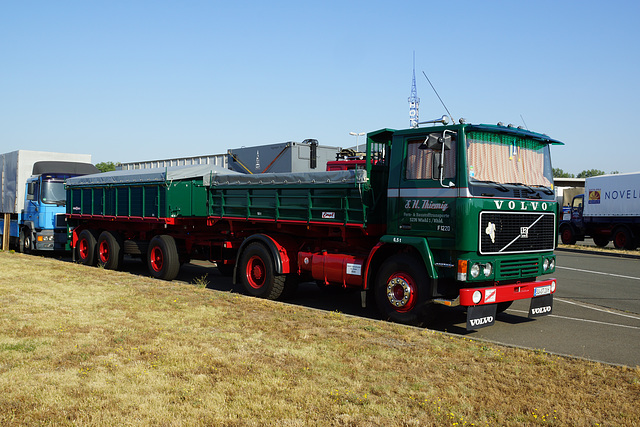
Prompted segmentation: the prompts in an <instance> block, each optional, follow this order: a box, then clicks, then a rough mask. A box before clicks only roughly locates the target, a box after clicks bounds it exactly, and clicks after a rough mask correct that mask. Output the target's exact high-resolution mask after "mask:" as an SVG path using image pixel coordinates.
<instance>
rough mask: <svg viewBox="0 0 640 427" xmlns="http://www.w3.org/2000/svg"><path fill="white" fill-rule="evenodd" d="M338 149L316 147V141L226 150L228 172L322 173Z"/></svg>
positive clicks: (322, 146)
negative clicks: (229, 170)
mask: <svg viewBox="0 0 640 427" xmlns="http://www.w3.org/2000/svg"><path fill="white" fill-rule="evenodd" d="M341 151H342V148H340V147H331V146H326V145H320V144H318V140H316V139H305V140H304V141H302V142H295V141H289V142H281V143H275V144H265V145H260V146H255V147H241V148H234V149H230V150H227V164H228V165H229V169H231V170H233V171H235V172H240V173H247V174H256V173H283V172H284V173H287V172H314V171H324V170H325V169H326V167H327V162H330V161H332V160H334V159H335V157H336V155H337V154H338V153H340V152H341Z"/></svg>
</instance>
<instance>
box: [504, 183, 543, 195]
mask: <svg viewBox="0 0 640 427" xmlns="http://www.w3.org/2000/svg"><path fill="white" fill-rule="evenodd" d="M507 184H508V185H515V186H517V187H524V188H525V190H527V193H529V194H533V193H535V192H536V190H534V189H533V188H531V187H529V186H528V185H527V184H523V183H521V182H508V183H507Z"/></svg>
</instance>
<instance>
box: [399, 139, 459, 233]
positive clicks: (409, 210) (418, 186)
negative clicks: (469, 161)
mask: <svg viewBox="0 0 640 427" xmlns="http://www.w3.org/2000/svg"><path fill="white" fill-rule="evenodd" d="M436 129H437V128H435V129H434V130H433V131H431V132H425V133H424V134H418V135H415V134H414V135H407V136H403V137H402V139H403V140H402V142H400V141H395V140H394V143H393V144H394V146H393V149H394V150H398V148H399V147H398V146H399V145H401V146H402V150H403V153H402V156H401V158H402V160H401V162H397V160H394V165H393V166H394V170H393V172H391V173H390V183H389V184H390V188H391V187H392V186H393V187H396V188H397V190H395V189H394V190H395V191H396V193H395V196H397V197H396V198H395V200H393V199H390V200H389V209H390V210H392V211H391V212H389V221H388V223H389V225H390V227H389V228H390V230H389V231H390V232H391V233H394V234H398V235H411V236H420V237H432V236H433V237H440V238H443V239H447V238H450V239H453V228H454V224H455V222H454V215H453V212H454V211H455V209H454V207H455V200H456V196H457V188H456V169H457V166H456V165H457V149H456V143H457V133H456V132H453V131H451V130H448V129H447V130H443V129H440V130H436ZM395 153H397V151H394V154H395ZM398 154H399V153H398ZM398 157H399V156H396V159H397V158H398ZM398 163H401V164H398ZM392 180H393V181H392ZM389 193H390V195H392V191H390V192H389ZM392 218H393V219H392Z"/></svg>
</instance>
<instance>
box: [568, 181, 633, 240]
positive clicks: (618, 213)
mask: <svg viewBox="0 0 640 427" xmlns="http://www.w3.org/2000/svg"><path fill="white" fill-rule="evenodd" d="M560 235H561V237H562V242H563V243H564V244H567V245H571V244H575V243H576V241H582V240H584V238H585V237H592V238H593V241H594V243H595V244H596V245H598V246H601V247H604V246H606V245H607V244H609V242H611V241H613V244H614V246H615V247H616V248H617V249H627V250H633V249H636V248H637V247H638V245H639V244H640V172H634V173H626V174H614V175H601V176H594V177H590V178H587V179H586V180H585V189H584V194H579V195H577V196H575V197H574V198H573V200H572V202H571V209H570V215H568V217H567V218H563V221H561V223H560Z"/></svg>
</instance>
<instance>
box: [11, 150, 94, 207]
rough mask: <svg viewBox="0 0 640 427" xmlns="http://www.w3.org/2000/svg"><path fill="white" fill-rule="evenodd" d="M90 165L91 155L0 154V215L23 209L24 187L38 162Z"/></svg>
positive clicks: (21, 151) (17, 152)
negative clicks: (0, 192)
mask: <svg viewBox="0 0 640 427" xmlns="http://www.w3.org/2000/svg"><path fill="white" fill-rule="evenodd" d="M45 160H47V161H63V162H79V163H91V154H73V153H52V152H47V151H30V150H17V151H11V152H9V153H5V154H0V181H1V182H0V189H1V191H2V195H1V197H0V213H11V214H17V213H20V212H21V211H22V209H23V207H24V198H25V185H26V183H27V179H28V178H29V177H30V176H31V172H32V171H33V165H34V164H35V163H36V162H40V161H45Z"/></svg>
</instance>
